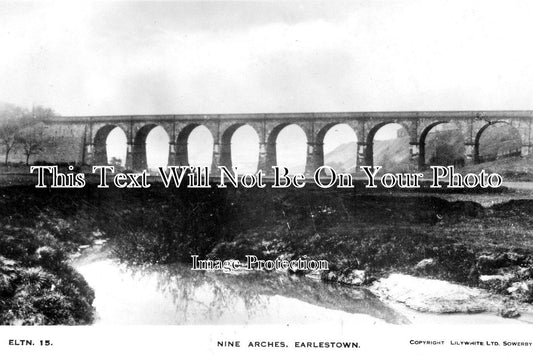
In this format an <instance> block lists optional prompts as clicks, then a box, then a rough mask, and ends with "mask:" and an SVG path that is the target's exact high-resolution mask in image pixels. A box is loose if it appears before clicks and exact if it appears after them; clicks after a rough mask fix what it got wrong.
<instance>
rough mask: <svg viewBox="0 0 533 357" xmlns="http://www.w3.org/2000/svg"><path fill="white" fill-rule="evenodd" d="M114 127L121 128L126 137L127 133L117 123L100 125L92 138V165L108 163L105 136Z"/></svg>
mask: <svg viewBox="0 0 533 357" xmlns="http://www.w3.org/2000/svg"><path fill="white" fill-rule="evenodd" d="M115 128H119V129H120V130H122V131H123V132H124V134H125V135H126V137H127V133H126V132H125V131H124V129H123V128H122V127H120V126H119V125H115V124H105V125H103V126H101V127H100V128H99V129H97V131H96V134H95V135H94V139H93V145H94V158H93V162H94V165H107V164H108V157H107V137H108V136H109V133H111V131H113V130H114V129H115Z"/></svg>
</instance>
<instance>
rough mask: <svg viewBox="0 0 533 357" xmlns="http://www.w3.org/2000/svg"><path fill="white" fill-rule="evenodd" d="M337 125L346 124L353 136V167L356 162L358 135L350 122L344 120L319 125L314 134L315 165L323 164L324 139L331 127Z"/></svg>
mask: <svg viewBox="0 0 533 357" xmlns="http://www.w3.org/2000/svg"><path fill="white" fill-rule="evenodd" d="M338 125H346V126H347V127H349V128H350V129H351V131H352V133H353V135H354V137H355V140H356V145H355V148H354V149H355V150H354V151H355V154H354V160H353V163H354V168H355V165H356V163H357V143H358V142H359V135H358V132H357V130H356V129H355V128H354V127H353V125H350V123H346V122H333V123H328V124H326V125H324V126H323V127H321V128H320V130H319V131H318V133H317V134H316V137H315V141H316V150H315V157H316V158H315V162H316V165H317V167H319V166H322V165H324V164H325V152H324V140H325V138H326V136H327V134H328V133H329V132H330V131H331V129H333V128H334V127H336V126H338Z"/></svg>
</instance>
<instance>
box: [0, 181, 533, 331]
mask: <svg viewBox="0 0 533 357" xmlns="http://www.w3.org/2000/svg"><path fill="white" fill-rule="evenodd" d="M0 194H1V196H0V197H2V198H1V199H2V209H3V212H2V217H3V218H2V219H3V220H4V221H3V222H5V223H4V224H3V226H2V237H3V238H2V241H9V242H11V243H10V244H12V247H11V248H9V249H12V250H13V249H15V248H14V247H17V246H19V245H20V244H22V246H24V244H25V243H23V242H24V240H22V243H20V244H19V243H18V242H19V241H18V240H16V239H11V240H9V239H6V238H5V237H8V236H10V235H12V234H13V233H12V228H13V227H14V228H15V229H17V230H21V229H22V230H21V231H23V232H27V231H28V230H30V231H31V230H32V229H33V230H36V229H37V230H36V231H32V232H33V233H32V235H27V234H26V233H24V234H26V236H25V237H26V239H27V240H28V241H31V242H33V243H32V244H31V246H28V247H25V248H24V249H23V250H22V251H26V253H24V254H26V255H27V256H28V258H23V257H22V256H23V255H24V254H23V253H20V252H17V253H13V255H11V256H5V254H4V253H2V255H3V256H4V257H5V258H6V259H11V260H13V261H15V262H16V263H9V262H8V263H9V264H18V265H19V266H21V267H24V268H25V269H26V268H35V267H42V266H43V263H42V261H41V260H39V259H41V258H36V257H37V256H38V253H37V251H38V250H39V248H41V247H47V246H51V247H52V248H53V249H55V251H56V252H57V251H60V252H61V256H60V257H59V258H57V259H56V258H54V259H52V260H53V261H59V262H60V265H61V267H62V268H61V269H58V270H57V271H54V270H52V269H51V268H50V267H44V268H43V269H44V270H45V271H46V272H49V271H50V272H51V273H52V274H57V272H63V271H66V270H65V269H66V268H64V265H63V264H64V262H65V260H64V257H65V256H66V255H67V253H68V252H72V251H75V250H76V247H78V246H79V245H86V244H89V243H90V242H91V241H92V240H94V239H95V238H106V239H107V240H108V241H109V244H110V245H111V246H112V249H113V252H114V254H115V256H116V257H117V258H118V259H121V260H122V261H124V262H128V263H129V264H138V265H142V264H149V265H168V264H174V263H177V262H182V263H185V264H190V262H191V255H193V254H194V255H199V256H200V257H203V258H211V259H239V260H244V259H245V256H246V255H249V254H253V255H256V256H258V257H259V258H260V259H276V258H284V259H298V258H300V257H308V258H311V259H325V260H327V261H328V262H329V268H330V271H329V272H327V273H324V274H321V275H320V276H316V274H315V278H317V277H318V278H319V279H322V280H324V281H327V282H336V283H339V284H340V285H346V286H354V285H360V286H370V285H371V284H373V283H375V282H376V281H378V280H379V279H384V278H387V276H389V275H390V274H392V273H403V274H408V275H412V276H417V277H423V278H431V279H441V280H445V281H450V282H454V283H459V284H463V285H465V286H469V287H476V288H482V289H485V290H487V291H491V292H493V293H496V294H499V295H500V296H503V297H505V298H507V299H509V301H516V303H517V304H519V303H525V304H530V303H531V300H532V292H531V288H532V282H533V258H532V256H533V255H532V252H533V231H532V229H531V227H532V226H533V214H532V213H533V201H529V200H517V201H515V200H510V201H507V202H505V203H500V204H494V205H491V206H488V207H484V206H482V205H481V204H478V203H475V202H472V201H455V202H450V201H448V200H445V199H442V198H438V197H433V196H431V195H430V194H427V193H425V194H423V195H418V196H417V195H415V194H413V195H412V196H404V195H395V194H394V193H391V192H383V193H381V194H380V193H379V192H377V193H376V192H375V191H373V192H372V194H370V195H369V194H366V192H365V191H363V190H348V191H347V190H334V189H328V190H323V189H316V188H312V187H309V188H307V187H306V188H305V189H299V190H296V189H294V190H291V189H286V190H273V189H262V190H259V189H248V190H236V189H216V188H214V189H204V190H187V189H164V188H163V187H162V186H161V185H157V184H154V185H153V187H151V188H150V189H146V190H116V189H106V190H101V189H96V188H95V187H94V186H88V187H86V188H83V189H79V190H61V189H57V190H36V189H34V188H32V187H11V188H9V189H7V188H4V189H0ZM454 194H468V195H479V197H480V198H482V197H483V195H485V194H491V193H490V192H488V193H483V192H478V193H476V192H463V193H461V192H455V193H454ZM498 194H499V195H505V192H503V193H498ZM441 195H445V193H444V192H443V193H441ZM6 227H7V228H6ZM58 227H59V228H58ZM20 235H21V236H23V234H20ZM35 236H37V238H35ZM30 237H31V239H29V238H30ZM35 242H37V243H35ZM2 244H7V243H2ZM6 247H8V246H7V245H6ZM9 249H7V250H6V249H2V252H4V251H9ZM40 251H46V249H44V250H43V249H41V250H40ZM40 251H39V252H40ZM21 254H22V255H21ZM39 254H40V253H39ZM25 259H26V260H25ZM9 264H6V263H5V262H4V263H2V269H7V268H6V266H9ZM32 264H33V265H32ZM293 273H294V274H296V275H305V274H307V273H309V272H305V271H298V272H293ZM3 274H4V275H8V272H6V273H3ZM17 274H18V275H17V276H19V275H20V276H22V275H23V274H22V272H20V273H17ZM69 274H70V273H69ZM15 280H16V279H15ZM19 280H20V281H22V280H21V279H19ZM19 280H16V281H19ZM62 281H76V276H75V274H71V275H70V276H68V277H67V278H66V279H63V280H62ZM69 284H70V282H69ZM73 284H74V283H73ZM75 284H82V285H83V283H82V282H79V283H75ZM53 286H57V284H55V283H54V284H53ZM80 286H81V285H80ZM43 289H44V290H45V291H46V293H53V292H54V291H56V289H57V287H56V288H54V289H52V285H51V284H48V285H43ZM15 290H16V289H15ZM80 291H83V295H84V296H83V299H85V300H84V301H85V302H86V303H88V305H89V306H90V302H91V301H92V300H91V296H92V295H91V292H90V290H89V289H86V288H83V289H82V288H79V287H78V288H77V289H75V292H76V293H79V292H80ZM28 294H33V292H30V293H28ZM39 294H41V293H39ZM10 296H11V297H9V296H8V298H5V299H4V300H5V301H8V304H11V305H10V306H14V305H13V303H12V302H13V301H15V300H13V296H14V295H10ZM32 306H33V305H32ZM58 306H60V305H58ZM28 311H33V310H31V309H30V310H28ZM84 311H86V312H87V313H89V312H88V311H89V310H88V309H85V310H84ZM5 321H19V320H17V319H13V318H12V319H11V320H7V319H6V320H5ZM47 321H49V323H56V322H54V321H59V320H53V319H49V320H47ZM61 321H66V322H58V323H87V322H89V321H90V318H86V319H78V320H76V319H74V320H61ZM27 323H31V321H28V322H27ZM35 323H46V322H44V321H36V322H35Z"/></svg>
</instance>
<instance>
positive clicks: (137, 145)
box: [132, 123, 170, 171]
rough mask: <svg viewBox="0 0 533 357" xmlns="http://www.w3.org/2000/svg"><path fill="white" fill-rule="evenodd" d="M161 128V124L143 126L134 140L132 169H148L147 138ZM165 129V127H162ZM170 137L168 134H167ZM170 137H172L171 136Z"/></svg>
mask: <svg viewBox="0 0 533 357" xmlns="http://www.w3.org/2000/svg"><path fill="white" fill-rule="evenodd" d="M158 126H160V125H159V124H155V123H149V124H145V125H143V126H142V127H141V128H140V129H139V130H137V132H136V133H135V136H134V138H133V148H132V168H133V170H135V171H138V170H144V169H146V168H148V163H147V159H146V137H147V136H148V134H149V133H150V132H151V131H152V129H154V128H155V127H158ZM161 127H162V128H163V129H165V128H164V127H163V126H161ZM165 132H167V131H166V129H165ZM167 135H168V132H167ZM169 137H170V135H169Z"/></svg>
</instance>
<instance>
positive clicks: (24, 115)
mask: <svg viewBox="0 0 533 357" xmlns="http://www.w3.org/2000/svg"><path fill="white" fill-rule="evenodd" d="M54 115H56V114H55V113H54V111H53V110H52V109H50V108H47V107H43V106H36V107H33V108H32V110H31V111H29V110H27V109H25V108H21V107H19V106H16V105H13V104H0V145H3V146H4V148H5V157H4V160H5V164H6V165H7V164H8V162H9V154H10V152H11V151H12V149H13V148H14V147H15V146H17V145H21V146H22V148H23V151H24V153H25V155H26V164H28V163H29V158H30V156H31V155H34V154H36V153H38V152H40V151H42V149H43V148H44V146H43V145H44V144H46V143H47V142H48V141H49V139H48V138H45V136H44V128H43V126H42V124H39V123H41V122H42V121H44V120H46V119H48V118H51V117H53V116H54ZM33 126H35V129H31V128H32V127H33ZM43 140H44V141H43Z"/></svg>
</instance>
